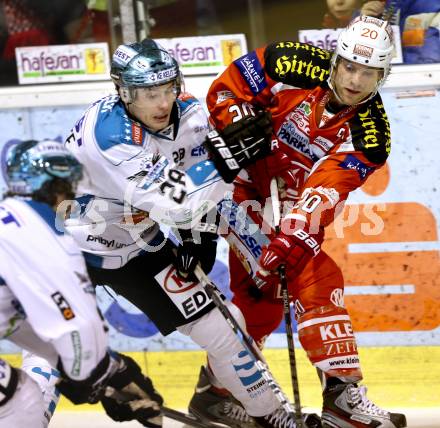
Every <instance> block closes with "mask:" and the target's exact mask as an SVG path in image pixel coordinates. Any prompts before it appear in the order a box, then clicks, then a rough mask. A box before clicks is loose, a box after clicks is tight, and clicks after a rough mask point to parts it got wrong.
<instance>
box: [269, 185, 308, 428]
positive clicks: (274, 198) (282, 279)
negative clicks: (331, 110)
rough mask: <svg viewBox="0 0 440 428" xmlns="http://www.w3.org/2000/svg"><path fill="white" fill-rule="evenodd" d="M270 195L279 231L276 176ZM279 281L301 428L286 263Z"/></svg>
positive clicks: (275, 222)
mask: <svg viewBox="0 0 440 428" xmlns="http://www.w3.org/2000/svg"><path fill="white" fill-rule="evenodd" d="M270 196H271V199H272V209H273V221H274V224H275V231H276V232H277V234H278V233H279V232H280V223H281V208H280V199H279V196H278V183H277V179H276V177H274V178H272V180H271V182H270ZM278 274H279V276H280V282H281V296H282V298H283V311H284V323H285V324H286V336H287V348H288V350H289V364H290V376H291V378H292V389H293V400H294V406H295V422H296V426H297V427H298V428H303V418H302V412H301V402H300V398H299V384H298V372H297V368H296V357H295V342H294V341H293V330H292V315H291V313H290V298H289V287H288V284H287V278H286V265H285V264H282V265H281V266H280V267H279V268H278Z"/></svg>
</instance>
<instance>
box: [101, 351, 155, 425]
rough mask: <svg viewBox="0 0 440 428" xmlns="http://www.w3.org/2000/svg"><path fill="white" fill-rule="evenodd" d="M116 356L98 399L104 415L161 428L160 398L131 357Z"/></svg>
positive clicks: (121, 420)
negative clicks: (117, 360)
mask: <svg viewBox="0 0 440 428" xmlns="http://www.w3.org/2000/svg"><path fill="white" fill-rule="evenodd" d="M119 355H120V357H121V361H122V363H121V365H120V368H119V369H118V371H117V372H116V374H115V375H114V376H113V377H112V378H111V379H110V381H109V382H108V385H107V388H106V390H105V396H104V397H102V398H101V403H102V405H103V407H104V409H105V411H106V413H107V415H108V416H109V417H110V418H112V419H113V420H114V421H118V422H123V421H131V420H137V421H138V422H140V423H141V424H142V425H143V426H145V427H150V428H159V427H161V426H162V416H161V410H160V406H161V405H162V404H163V398H162V397H161V396H160V395H159V393H158V392H157V391H156V390H155V389H154V386H153V383H152V381H151V379H150V378H148V377H145V376H144V375H143V374H142V372H141V369H140V367H139V366H138V365H137V363H136V362H135V361H134V360H133V359H131V358H130V357H127V356H126V355H122V354H119Z"/></svg>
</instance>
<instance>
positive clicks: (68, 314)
mask: <svg viewBox="0 0 440 428" xmlns="http://www.w3.org/2000/svg"><path fill="white" fill-rule="evenodd" d="M50 297H52V300H53V301H54V302H55V304H56V305H57V306H58V309H59V310H60V312H61V314H62V315H63V318H64V319H65V320H67V321H69V320H71V319H73V318H75V314H74V313H73V310H72V308H71V307H70V305H69V303H68V302H67V300H66V299H65V298H64V296H63V295H62V294H61V293H60V292H59V291H57V292H55V293H53V294H51V296H50Z"/></svg>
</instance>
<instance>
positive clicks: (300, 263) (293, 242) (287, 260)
mask: <svg viewBox="0 0 440 428" xmlns="http://www.w3.org/2000/svg"><path fill="white" fill-rule="evenodd" d="M308 229H309V227H308V225H307V224H306V223H305V222H304V221H299V220H295V219H293V218H291V217H290V218H289V215H287V216H286V217H285V219H284V220H283V221H282V222H281V232H280V233H279V234H278V235H277V236H276V237H275V238H274V239H273V240H272V241H271V243H270V244H269V245H268V246H267V247H265V248H263V251H262V254H261V257H260V266H261V269H262V270H261V271H260V272H259V276H261V277H262V278H267V277H268V276H270V275H271V273H272V272H274V271H276V270H277V269H278V268H279V267H280V265H282V264H284V265H285V266H286V272H287V275H288V276H289V277H292V276H293V277H296V276H298V275H299V274H300V273H301V272H302V270H303V269H304V267H305V265H306V264H307V263H308V262H309V261H310V259H311V258H313V257H315V256H316V255H318V254H319V252H320V251H321V243H322V239H323V233H322V232H320V233H318V234H316V235H312V234H311V233H309V230H308Z"/></svg>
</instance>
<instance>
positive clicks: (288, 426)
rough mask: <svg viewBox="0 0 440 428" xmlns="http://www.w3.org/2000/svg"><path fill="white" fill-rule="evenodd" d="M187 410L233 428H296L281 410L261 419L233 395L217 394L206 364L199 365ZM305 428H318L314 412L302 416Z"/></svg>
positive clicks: (201, 418) (319, 421)
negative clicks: (204, 365) (251, 414)
mask: <svg viewBox="0 0 440 428" xmlns="http://www.w3.org/2000/svg"><path fill="white" fill-rule="evenodd" d="M188 409H189V413H190V414H193V415H194V416H196V417H197V418H199V419H200V420H202V421H206V422H214V423H220V424H223V425H226V426H228V427H232V428H295V426H296V425H295V422H294V420H293V419H292V417H291V416H289V415H288V414H286V412H285V411H284V410H283V409H277V410H276V411H275V412H273V413H271V414H270V415H268V416H264V417H261V418H257V417H252V416H249V415H248V414H247V413H246V410H245V409H244V408H243V406H242V405H241V404H240V403H239V402H238V401H236V400H235V399H234V398H233V397H232V396H223V395H219V394H218V393H216V392H215V391H214V388H213V387H212V385H211V383H210V382H209V378H208V374H207V373H206V369H205V367H203V366H202V367H201V369H200V375H199V381H198V383H197V386H196V391H195V393H194V395H193V397H192V399H191V401H190V403H189V408H188ZM304 421H305V427H307V428H321V420H320V418H319V416H318V415H316V414H308V415H304Z"/></svg>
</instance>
